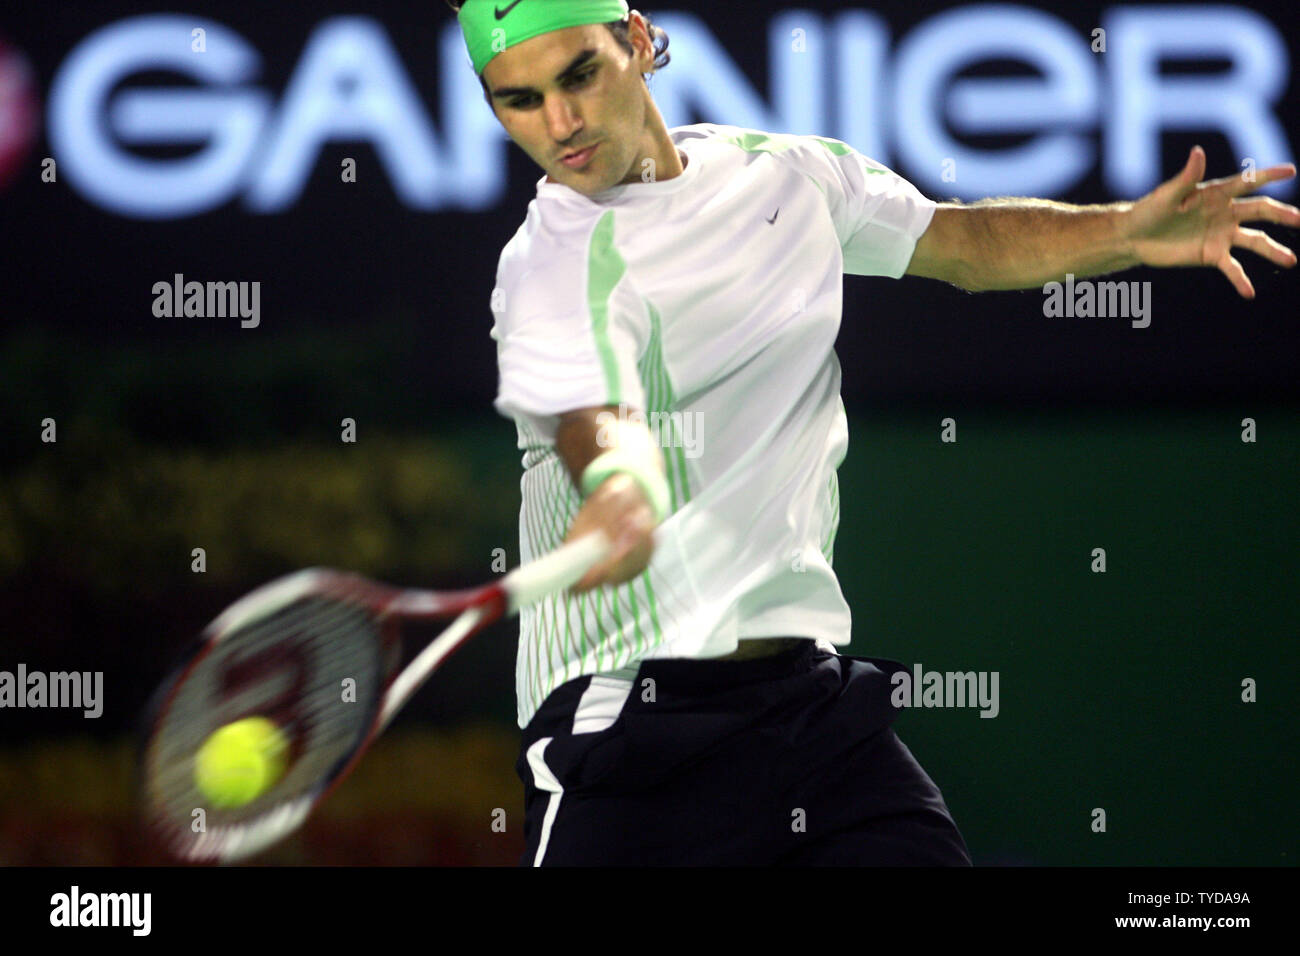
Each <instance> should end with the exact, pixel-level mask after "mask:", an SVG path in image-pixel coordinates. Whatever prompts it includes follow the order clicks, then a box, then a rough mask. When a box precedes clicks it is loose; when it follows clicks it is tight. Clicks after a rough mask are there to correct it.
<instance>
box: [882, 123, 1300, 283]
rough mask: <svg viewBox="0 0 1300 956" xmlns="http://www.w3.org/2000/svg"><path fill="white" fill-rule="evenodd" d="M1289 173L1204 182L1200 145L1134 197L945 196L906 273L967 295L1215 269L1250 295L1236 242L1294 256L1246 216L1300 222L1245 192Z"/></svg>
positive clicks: (1287, 259)
mask: <svg viewBox="0 0 1300 956" xmlns="http://www.w3.org/2000/svg"><path fill="white" fill-rule="evenodd" d="M1295 173H1296V168H1295V166H1293V165H1291V164H1289V163H1287V164H1285V165H1282V166H1271V167H1269V168H1268V169H1263V170H1260V171H1259V172H1258V173H1256V175H1255V177H1254V180H1253V181H1247V180H1246V179H1245V177H1244V176H1228V177H1225V178H1223V179H1212V180H1209V181H1208V182H1202V181H1201V179H1202V177H1204V175H1205V151H1204V150H1202V149H1201V147H1199V146H1197V147H1194V148H1193V149H1192V152H1191V155H1190V156H1189V157H1188V160H1187V165H1186V166H1184V167H1183V171H1182V172H1181V173H1179V174H1178V175H1177V176H1175V177H1174V178H1173V179H1170V180H1169V181H1167V182H1165V183H1162V184H1161V185H1160V186H1158V187H1156V188H1155V189H1154V190H1152V191H1151V192H1150V193H1148V194H1147V195H1146V196H1143V197H1142V198H1141V199H1139V200H1137V201H1136V202H1121V203H1111V204H1109V205H1104V206H1072V205H1069V204H1067V203H1059V202H1053V201H1051V200H1047V199H985V200H980V201H979V202H975V203H971V204H970V205H964V204H961V203H943V204H941V205H940V206H939V207H938V209H936V210H935V213H934V219H933V220H932V221H931V223H930V226H929V228H928V229H927V230H926V232H925V234H924V235H922V236H921V238H920V240H918V242H917V244H916V250H915V252H914V253H913V255H912V261H911V264H910V265H909V266H908V268H907V274H908V275H915V276H924V277H927V278H931V279H940V280H943V281H945V282H951V283H952V284H953V285H957V286H960V287H961V288H963V289H968V290H970V291H972V292H986V291H992V290H995V289H1030V288H1034V287H1041V286H1043V285H1045V284H1047V283H1048V282H1055V281H1060V280H1062V279H1064V278H1065V275H1066V274H1067V273H1071V274H1073V275H1075V276H1077V277H1080V278H1082V277H1086V276H1093V275H1101V274H1103V273H1107V272H1117V271H1119V270H1121V269H1129V268H1132V267H1133V266H1137V265H1148V266H1212V267H1214V268H1217V269H1218V270H1219V271H1220V272H1222V273H1223V274H1224V275H1225V276H1227V277H1228V280H1229V281H1230V282H1231V283H1232V284H1233V286H1234V287H1235V288H1236V290H1237V292H1238V293H1239V294H1240V295H1241V296H1242V297H1243V298H1247V299H1253V298H1254V297H1255V288H1254V286H1252V285H1251V283H1250V279H1249V278H1248V277H1247V276H1246V271H1245V270H1244V269H1243V268H1242V266H1241V263H1240V262H1238V261H1237V260H1236V258H1234V256H1233V255H1232V249H1233V247H1234V246H1235V247H1240V248H1243V249H1249V250H1250V251H1251V252H1254V253H1255V254H1256V255H1259V256H1262V257H1263V258H1265V259H1267V260H1269V261H1270V262H1272V263H1274V264H1276V265H1279V266H1283V267H1285V268H1290V267H1292V266H1294V265H1295V264H1296V256H1295V253H1293V252H1292V251H1291V250H1290V249H1288V248H1287V247H1286V246H1283V245H1281V244H1280V243H1278V242H1275V241H1274V240H1273V239H1272V238H1270V237H1269V236H1268V235H1266V234H1265V233H1263V232H1260V231H1259V230H1257V229H1247V228H1245V227H1244V226H1243V225H1242V224H1243V223H1246V222H1261V221H1262V222H1275V223H1280V224H1282V225H1285V226H1291V227H1296V226H1300V210H1297V209H1296V207H1295V206H1290V205H1287V204H1286V203H1281V202H1278V201H1277V200H1276V199H1270V198H1267V197H1255V198H1251V199H1242V198H1239V197H1241V196H1244V195H1246V194H1247V193H1251V192H1254V191H1255V190H1256V189H1258V188H1259V187H1261V186H1264V185H1267V184H1268V183H1272V182H1277V181H1278V180H1282V179H1289V178H1291V177H1292V176H1294V175H1295Z"/></svg>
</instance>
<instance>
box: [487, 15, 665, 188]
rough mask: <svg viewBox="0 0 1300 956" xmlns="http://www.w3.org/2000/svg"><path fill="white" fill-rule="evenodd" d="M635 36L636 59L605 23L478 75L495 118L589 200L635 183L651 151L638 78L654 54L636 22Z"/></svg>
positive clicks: (545, 42) (554, 38)
mask: <svg viewBox="0 0 1300 956" xmlns="http://www.w3.org/2000/svg"><path fill="white" fill-rule="evenodd" d="M641 35H643V36H644V31H641ZM632 37H633V44H634V46H636V47H637V49H638V53H637V55H635V56H629V55H628V53H627V52H626V51H625V50H624V49H623V48H622V47H621V46H619V45H618V42H617V41H616V40H615V39H614V36H613V34H611V33H610V32H609V30H608V29H607V28H606V27H605V26H604V25H602V24H592V25H590V26H581V27H570V28H569V29H567V30H553V31H551V32H550V33H543V34H542V35H541V36H537V37H533V38H532V39H531V40H525V41H524V42H523V43H520V44H519V45H517V46H513V47H510V49H508V50H505V51H503V52H502V53H500V54H498V55H497V56H496V57H495V58H493V60H492V61H491V62H490V63H488V65H487V69H485V70H484V71H483V79H484V80H485V81H486V82H487V86H488V91H489V93H490V95H491V98H492V103H493V108H494V109H495V111H496V114H497V119H499V120H500V121H501V125H502V126H504V127H505V130H506V132H507V133H509V134H510V138H511V139H513V140H514V141H515V142H516V143H518V144H519V146H520V148H522V149H523V150H524V152H526V153H527V154H528V155H529V156H531V157H532V158H533V160H534V161H535V162H536V163H537V164H538V165H539V166H541V167H542V169H544V170H545V171H546V172H547V174H548V175H549V178H550V179H551V181H552V182H557V183H562V184H564V185H565V186H569V187H570V188H572V189H575V190H577V191H578V192H580V193H583V194H584V195H588V196H591V195H594V194H596V193H598V192H600V191H601V190H603V189H608V188H609V187H611V186H616V185H618V184H619V183H622V182H631V181H633V180H635V179H639V178H640V175H641V170H640V163H639V160H640V158H641V157H643V156H645V155H648V154H649V153H650V152H651V151H652V149H653V140H652V138H651V135H650V133H649V131H648V130H647V129H646V107H647V99H648V96H649V93H648V92H647V90H646V87H645V83H644V81H643V80H642V78H641V74H642V72H643V71H644V72H649V71H650V69H651V66H652V61H653V56H652V54H651V53H650V47H649V39H648V37H647V38H646V40H645V42H644V44H642V43H640V42H638V41H639V38H638V31H637V28H636V26H635V25H634V27H633V30H632ZM643 48H644V49H643ZM591 147H594V149H593V150H592V151H590V152H586V150H588V149H589V148H591ZM575 153H576V154H577V155H576V156H575V155H574V154H575ZM566 159H567V161H566Z"/></svg>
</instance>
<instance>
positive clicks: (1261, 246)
mask: <svg viewBox="0 0 1300 956" xmlns="http://www.w3.org/2000/svg"><path fill="white" fill-rule="evenodd" d="M1232 244H1233V245H1234V246H1240V247H1241V248H1243V249H1249V250H1250V251H1251V252H1253V253H1255V255H1257V256H1259V257H1261V258H1263V259H1267V260H1268V261H1269V262H1271V263H1273V264H1274V265H1277V266H1282V267H1283V268H1286V269H1290V268H1291V267H1292V266H1293V265H1295V253H1294V252H1292V251H1291V250H1290V249H1288V248H1287V247H1286V246H1284V245H1282V243H1280V242H1276V241H1274V239H1273V237H1272V236H1270V235H1269V234H1268V233H1266V232H1260V231H1259V230H1258V229H1238V230H1237V238H1236V239H1235V240H1234V241H1233V243H1232Z"/></svg>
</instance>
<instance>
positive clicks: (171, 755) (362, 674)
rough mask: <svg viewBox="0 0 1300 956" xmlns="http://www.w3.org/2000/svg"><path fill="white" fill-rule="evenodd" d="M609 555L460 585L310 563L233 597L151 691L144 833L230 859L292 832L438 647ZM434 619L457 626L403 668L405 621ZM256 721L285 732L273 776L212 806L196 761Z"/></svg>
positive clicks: (178, 854)
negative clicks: (239, 726)
mask: <svg viewBox="0 0 1300 956" xmlns="http://www.w3.org/2000/svg"><path fill="white" fill-rule="evenodd" d="M608 552H609V544H608V540H607V539H606V537H605V535H603V534H601V533H599V532H597V533H595V534H590V535H587V536H584V537H582V538H579V539H578V540H576V541H573V542H570V543H569V544H566V545H564V546H563V547H561V548H559V549H557V550H556V551H554V552H552V553H551V554H548V555H546V556H545V557H542V558H539V559H538V560H536V561H533V562H530V563H529V564H526V565H523V566H521V567H518V568H515V569H514V570H513V571H511V572H510V573H509V574H507V575H505V577H503V578H502V579H501V580H499V581H496V582H493V583H492V584H488V585H486V586H483V587H479V588H473V589H468V590H462V591H425V590H406V589H401V588H396V587H392V586H389V585H385V584H379V583H377V582H374V581H370V580H367V579H366V578H363V577H360V576H359V575H355V574H348V573H344V572H341V571H334V570H329V569H325V568H311V569H308V570H305V571H299V572H297V573H295V574H290V575H288V576H286V577H283V578H279V579H277V580H275V581H272V582H270V583H269V584H266V585H264V586H263V587H260V588H258V589H257V590H256V591H253V592H251V593H250V594H248V595H246V596H245V597H243V598H241V599H240V600H238V601H236V602H235V603H234V604H232V605H231V606H230V607H229V608H227V609H226V610H225V611H223V612H222V613H221V615H220V616H218V617H217V618H216V620H214V621H213V622H212V623H211V624H209V625H208V627H207V629H206V630H204V632H203V634H202V635H201V636H200V638H199V641H198V646H197V648H196V649H195V650H194V651H193V652H192V653H191V654H190V656H189V657H188V659H187V660H186V661H185V663H183V664H182V665H181V666H180V667H179V668H178V669H177V671H176V672H175V674H174V675H173V676H172V677H171V678H170V679H169V680H168V681H166V682H165V683H164V684H163V686H162V687H161V688H159V691H158V693H157V694H156V695H155V704H154V706H153V708H152V715H151V717H150V718H149V720H148V724H147V729H146V738H145V745H144V749H143V752H142V757H141V761H142V770H141V784H142V791H141V797H142V800H143V802H144V813H145V817H146V825H147V826H148V828H149V830H150V832H151V833H152V835H153V837H154V838H156V839H158V840H159V841H161V843H162V845H163V847H164V848H165V849H166V851H167V852H168V853H169V854H170V855H171V856H172V857H174V858H176V859H178V860H182V861H187V862H197V863H229V862H233V861H237V860H241V859H244V858H246V857H248V856H251V855H253V854H255V853H257V852H258V851H260V850H262V849H264V848H266V847H267V846H269V845H271V844H272V843H274V842H276V841H277V840H280V839H281V838H283V837H284V836H286V835H288V834H289V833H291V832H292V831H293V830H295V829H296V828H297V827H298V826H300V825H301V824H302V823H303V821H304V820H306V819H307V817H308V816H309V815H310V814H311V812H312V810H313V809H314V808H315V807H316V806H317V805H318V804H319V803H320V802H321V801H322V800H324V799H325V797H327V796H328V795H329V793H330V792H331V791H332V790H333V789H334V787H336V786H337V785H338V784H339V782H340V781H342V780H343V778H344V777H346V776H347V775H348V773H349V772H351V770H352V768H353V767H355V766H356V764H357V762H358V761H359V760H360V759H361V755H362V754H363V753H365V751H366V749H367V748H368V747H369V746H370V744H371V743H372V742H373V741H374V739H375V738H376V737H377V736H378V735H379V734H380V733H381V732H382V731H383V730H384V728H385V727H386V726H388V723H389V722H390V721H391V720H392V719H393V717H394V715H396V713H397V712H398V711H399V710H400V709H401V708H402V705H403V704H405V703H406V702H407V701H408V700H410V698H411V695H412V694H414V693H415V691H416V690H417V689H418V688H419V687H420V686H421V685H422V684H423V683H424V682H425V681H426V680H428V678H429V676H430V675H431V674H432V673H433V672H434V671H435V670H436V669H437V668H438V666H439V665H441V664H442V662H443V661H445V660H446V659H447V657H448V655H450V654H451V653H452V652H453V651H454V650H456V649H457V648H458V647H460V646H461V645H462V644H464V643H465V641H467V640H468V639H469V638H470V637H472V636H473V635H474V634H476V633H478V632H479V631H481V630H483V629H484V628H485V627H487V626H488V625H489V624H492V623H493V622H494V621H497V620H499V619H500V618H502V617H503V616H508V615H512V614H514V613H516V612H517V611H518V610H519V609H520V608H521V607H524V606H526V605H529V604H532V603H534V602H536V601H538V600H541V599H542V598H544V597H546V596H548V595H550V594H554V593H557V592H559V591H561V590H563V589H565V588H567V587H569V586H571V585H572V584H574V583H576V582H577V581H578V580H579V579H580V578H581V577H582V576H583V574H584V573H586V571H587V570H588V569H589V568H590V567H592V566H593V565H594V564H596V563H597V562H598V561H600V560H601V559H603V558H604V557H605V555H607V554H608ZM444 618H454V620H453V621H452V623H451V625H450V626H449V627H447V628H446V630H444V631H443V632H442V633H441V634H440V635H438V637H436V638H435V639H433V640H432V641H431V642H430V643H429V644H428V645H427V646H426V647H425V648H424V649H423V650H422V651H421V652H420V653H419V654H418V655H416V657H415V658H414V659H413V660H412V661H411V662H410V663H409V664H408V665H407V666H406V667H405V668H400V665H401V660H402V646H401V635H400V624H401V622H402V621H428V620H437V619H444ZM253 716H258V717H265V718H268V719H270V720H272V721H274V723H275V724H276V725H277V726H278V728H279V730H280V731H281V733H282V734H283V735H284V737H285V738H286V739H287V741H288V744H287V760H286V764H285V768H284V770H283V773H282V774H281V776H280V777H279V779H278V780H277V781H276V782H275V783H274V784H273V785H272V786H271V787H269V788H268V789H267V790H266V791H265V792H263V793H261V794H259V795H258V796H256V797H255V798H253V800H251V801H250V802H248V803H246V804H244V805H242V806H238V807H234V808H228V809H219V808H216V807H213V806H212V802H211V801H210V800H209V799H208V798H206V797H205V796H204V795H203V793H202V792H201V791H200V790H199V789H198V786H197V784H196V782H195V755H196V753H197V752H198V750H199V747H200V746H201V745H202V743H203V742H204V741H205V740H206V739H207V738H208V736H209V735H210V734H212V733H213V731H215V730H217V729H218V728H219V727H222V726H224V725H226V724H228V723H231V722H233V721H236V720H241V719H243V718H245V717H253ZM200 809H201V810H202V811H203V812H202V813H198V812H196V811H198V810H200Z"/></svg>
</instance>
